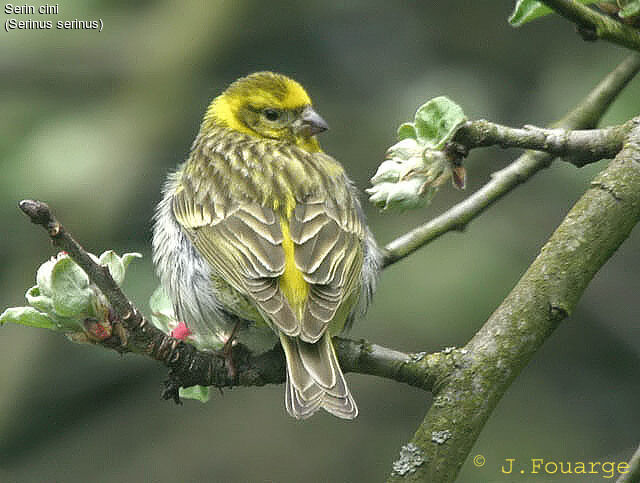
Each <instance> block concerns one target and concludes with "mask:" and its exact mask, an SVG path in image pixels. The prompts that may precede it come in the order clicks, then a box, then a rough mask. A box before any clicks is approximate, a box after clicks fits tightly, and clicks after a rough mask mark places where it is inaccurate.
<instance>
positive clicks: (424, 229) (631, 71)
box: [383, 54, 640, 267]
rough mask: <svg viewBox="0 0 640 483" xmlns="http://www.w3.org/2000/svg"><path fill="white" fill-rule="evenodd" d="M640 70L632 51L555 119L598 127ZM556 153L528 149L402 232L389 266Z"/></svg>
mask: <svg viewBox="0 0 640 483" xmlns="http://www.w3.org/2000/svg"><path fill="white" fill-rule="evenodd" d="M639 70H640V55H638V54H632V55H630V56H629V57H627V58H626V59H625V60H624V61H622V63H620V65H619V66H618V67H617V68H616V69H614V70H613V71H612V72H611V73H609V75H607V76H606V77H605V78H604V79H603V80H602V81H601V82H600V84H598V85H597V86H596V87H595V88H594V89H593V90H592V91H591V92H590V93H589V94H588V95H587V96H586V97H585V98H584V99H583V100H582V102H580V104H578V106H577V107H576V108H575V109H574V110H572V111H571V112H569V113H568V114H567V115H565V116H564V117H563V118H562V119H561V120H560V121H558V122H557V123H555V127H561V128H565V129H588V128H592V127H594V126H595V125H596V124H597V122H598V120H599V119H600V118H601V117H602V115H603V114H604V112H605V111H606V110H607V108H608V107H609V105H610V104H611V103H612V102H613V100H614V99H615V98H616V97H617V96H618V94H619V93H620V92H621V91H622V89H624V87H625V86H626V85H627V84H628V83H629V82H630V81H631V79H633V77H634V76H635V75H636V74H637V73H638V71H639ZM551 161H553V156H552V155H549V154H546V153H541V152H527V153H524V154H523V155H522V156H520V157H519V158H518V159H516V160H515V161H514V162H513V163H511V164H510V165H509V166H507V167H506V168H504V169H502V170H500V171H498V172H496V173H494V174H493V175H492V177H491V181H489V182H488V183H487V184H486V185H484V186H483V187H482V188H480V189H479V190H478V191H476V192H475V193H473V194H472V195H471V196H469V197H468V198H467V199H465V200H464V201H462V202H460V203H458V204H457V205H455V206H453V207H452V208H450V209H449V210H447V211H446V212H444V213H443V214H442V215H440V216H438V217H436V218H434V219H432V220H431V221H429V222H427V223H425V224H424V225H421V226H419V227H417V228H414V229H413V230H411V231H409V232H407V233H405V234H404V235H401V236H400V237H398V238H396V239H395V240H393V241H392V242H390V243H389V244H388V245H387V246H386V247H385V254H384V260H383V265H384V266H385V267H387V266H389V265H392V264H394V263H396V262H397V261H399V260H402V259H403V258H404V257H406V256H408V255H410V254H411V253H413V252H414V251H416V250H417V249H419V248H421V247H423V246H425V245H426V244H428V243H429V242H431V241H433V240H435V239H437V238H439V237H440V236H442V235H444V234H445V233H447V232H450V231H454V230H457V231H461V230H462V229H464V228H465V227H466V225H467V224H468V223H469V222H470V221H471V220H473V219H474V218H476V217H477V216H479V215H480V214H481V213H483V212H484V211H485V210H486V209H487V208H489V207H490V206H491V205H492V204H493V203H495V202H496V201H498V200H499V199H501V198H502V197H503V196H505V195H506V194H507V193H509V192H510V191H511V190H513V189H514V188H516V187H517V186H518V185H520V184H521V183H524V182H525V181H526V180H527V179H529V178H530V177H532V176H533V175H534V174H536V173H537V172H538V171H540V170H542V169H544V168H547V167H548V166H549V165H550V164H551Z"/></svg>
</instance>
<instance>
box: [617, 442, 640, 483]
mask: <svg viewBox="0 0 640 483" xmlns="http://www.w3.org/2000/svg"><path fill="white" fill-rule="evenodd" d="M638 481H640V446H638V449H637V450H636V452H635V453H633V456H632V457H631V459H630V460H629V471H628V472H627V473H624V474H623V475H621V476H620V478H618V479H617V481H616V483H637V482H638Z"/></svg>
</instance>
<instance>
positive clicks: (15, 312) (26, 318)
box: [0, 307, 58, 330]
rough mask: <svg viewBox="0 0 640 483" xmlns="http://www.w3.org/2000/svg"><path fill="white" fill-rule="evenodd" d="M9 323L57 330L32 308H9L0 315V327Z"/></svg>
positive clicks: (54, 324) (49, 320)
mask: <svg viewBox="0 0 640 483" xmlns="http://www.w3.org/2000/svg"><path fill="white" fill-rule="evenodd" d="M6 322H11V323H12V324H20V325H27V326H29V327H39V328H41V329H53V330H55V329H57V328H58V326H57V324H56V323H55V322H54V321H53V320H51V319H50V318H49V317H47V316H46V315H45V314H43V313H42V312H39V311H38V310H36V309H34V308H33V307H11V308H9V309H7V310H5V311H4V312H2V314H1V315H0V325H2V324H4V323H6Z"/></svg>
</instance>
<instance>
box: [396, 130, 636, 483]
mask: <svg viewBox="0 0 640 483" xmlns="http://www.w3.org/2000/svg"><path fill="white" fill-rule="evenodd" d="M639 220H640V122H634V126H633V128H632V130H631V133H630V135H629V136H628V138H627V140H626V142H625V146H624V149H623V150H622V151H621V152H620V153H619V154H618V156H616V158H615V159H614V160H613V161H612V162H611V163H610V164H609V166H608V167H607V168H606V169H605V170H603V171H602V172H601V173H600V174H599V175H598V176H596V178H595V179H594V180H593V182H592V183H591V188H590V189H589V190H587V192H586V193H585V194H584V195H583V196H582V198H581V199H580V200H579V201H578V202H577V203H576V204H575V205H574V207H573V208H572V209H571V211H570V212H569V214H568V215H567V217H566V218H565V219H564V221H563V222H562V223H561V224H560V226H559V227H558V229H557V230H556V231H555V233H554V234H553V235H552V236H551V238H550V239H549V241H548V242H547V244H546V245H545V246H544V247H543V248H542V250H541V251H540V254H539V255H538V257H537V258H536V260H535V261H534V262H533V263H532V264H531V266H530V267H529V269H528V270H527V272H526V273H525V274H524V275H523V277H522V278H521V279H520V281H519V282H518V283H517V285H516V286H515V287H514V289H513V290H512V291H511V293H510V294H509V295H508V296H507V298H506V299H505V300H504V301H503V302H502V304H501V305H500V307H498V308H497V309H496V311H495V312H494V313H493V314H492V315H491V317H490V318H489V320H488V321H487V322H486V323H485V324H484V326H483V327H482V328H481V329H480V330H479V331H478V332H477V333H476V335H475V336H474V337H473V338H472V339H471V341H469V343H468V344H467V345H466V346H465V348H464V349H461V350H457V351H454V353H455V355H454V357H456V359H457V363H456V364H455V366H454V370H453V371H452V372H451V373H449V374H447V375H446V376H445V378H443V379H442V380H437V381H436V383H435V385H434V388H435V390H434V402H433V405H432V406H431V408H430V409H429V411H428V412H427V415H426V417H425V419H424V421H423V423H422V424H421V425H420V427H419V428H418V431H417V432H416V434H415V435H414V438H413V440H412V443H413V444H414V445H416V446H417V447H418V448H419V449H420V450H421V451H422V453H423V458H424V463H423V464H422V465H420V466H417V467H416V468H415V472H413V473H411V474H409V475H406V476H405V477H404V478H402V480H403V481H425V480H428V481H438V482H447V481H453V480H454V479H455V477H456V475H457V474H458V472H459V470H460V468H461V467H462V465H463V463H464V461H465V459H466V457H467V454H468V453H469V451H470V450H471V447H472V446H473V444H474V443H475V441H476V439H477V437H478V436H479V434H480V431H481V430H482V428H483V427H484V424H485V423H486V421H487V419H488V418H489V415H490V414H491V412H492V411H493V409H494V408H495V406H496V405H497V404H498V401H499V400H500V399H501V397H502V395H503V394H504V392H505V391H506V390H507V388H508V387H509V386H510V385H511V383H512V382H513V380H514V379H515V378H516V377H517V376H518V374H519V373H520V372H521V371H522V369H523V368H524V367H525V366H526V365H527V363H528V362H529V360H530V359H531V358H532V357H533V355H534V354H535V353H536V351H537V350H538V349H539V348H540V347H541V346H542V344H543V343H544V341H545V340H546V339H547V338H548V337H549V336H550V335H551V334H552V332H553V331H554V330H555V328H556V327H557V326H558V324H559V323H560V322H561V321H562V320H564V319H565V318H566V317H567V316H569V315H570V314H571V312H572V311H573V309H574V308H575V306H576V304H577V303H578V300H579V299H580V296H581V295H582V293H583V291H584V290H585V288H586V287H587V285H588V284H589V282H590V281H591V279H592V278H593V276H594V275H595V274H596V272H597V271H598V270H599V269H600V267H601V266H602V265H603V264H604V263H605V262H606V261H607V260H608V259H609V257H611V255H612V254H613V253H614V252H615V251H616V250H617V249H618V247H619V246H620V244H621V243H622V242H623V241H624V240H625V239H626V238H627V237H628V235H629V233H630V232H631V230H632V228H633V227H634V226H635V225H636V223H637V222H638V221H639ZM400 479H401V477H399V476H392V477H391V478H390V481H399V480H400Z"/></svg>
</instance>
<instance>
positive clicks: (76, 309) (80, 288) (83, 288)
mask: <svg viewBox="0 0 640 483" xmlns="http://www.w3.org/2000/svg"><path fill="white" fill-rule="evenodd" d="M51 289H52V297H51V298H52V299H53V307H54V310H55V312H56V314H58V315H60V316H62V317H77V316H78V315H80V314H83V313H86V312H87V311H88V309H89V304H90V303H91V296H92V295H93V292H92V291H91V289H90V288H89V277H88V276H87V274H86V273H84V270H82V269H81V268H80V267H79V266H78V265H76V263H75V262H74V261H73V260H71V258H69V257H63V258H61V259H59V260H58V261H57V262H56V264H55V266H54V267H53V270H52V272H51Z"/></svg>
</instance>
